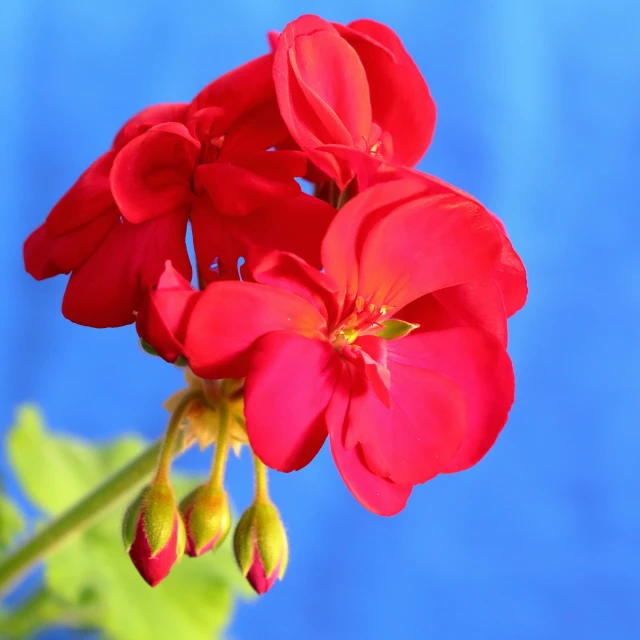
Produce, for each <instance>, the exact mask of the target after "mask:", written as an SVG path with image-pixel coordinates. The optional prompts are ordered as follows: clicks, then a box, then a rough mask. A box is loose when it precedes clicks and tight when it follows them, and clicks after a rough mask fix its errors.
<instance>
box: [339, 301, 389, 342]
mask: <svg viewBox="0 0 640 640" xmlns="http://www.w3.org/2000/svg"><path fill="white" fill-rule="evenodd" d="M388 312H389V307H387V306H386V305H382V306H381V307H376V306H375V305H374V304H372V303H370V304H366V303H365V300H364V298H363V297H362V296H358V297H357V298H356V299H355V301H354V303H353V309H352V311H351V313H350V314H349V315H347V316H346V318H344V319H343V320H342V321H341V322H339V323H338V325H337V327H336V328H335V329H334V331H332V332H331V335H330V340H331V342H332V343H333V346H334V347H335V348H336V349H342V348H343V347H345V346H346V345H348V344H352V343H353V342H355V340H356V339H357V338H358V337H359V336H362V335H375V334H376V333H378V332H379V331H380V330H381V329H382V328H383V327H382V325H381V324H380V321H381V320H382V319H385V316H386V314H387V313H388Z"/></svg>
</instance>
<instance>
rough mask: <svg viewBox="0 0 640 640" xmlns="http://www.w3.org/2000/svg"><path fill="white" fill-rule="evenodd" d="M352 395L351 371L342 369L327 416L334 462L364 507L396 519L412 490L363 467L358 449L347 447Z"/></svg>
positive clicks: (344, 367) (346, 368) (357, 446)
mask: <svg viewBox="0 0 640 640" xmlns="http://www.w3.org/2000/svg"><path fill="white" fill-rule="evenodd" d="M350 394H351V380H350V375H349V368H348V367H347V366H346V365H343V367H342V372H341V375H340V378H339V380H338V384H337V385H336V388H335V390H334V393H333V396H332V397H331V402H330V403H329V407H328V409H327V414H326V421H327V427H328V429H329V435H330V439H331V453H332V455H333V459H334V461H335V463H336V467H337V468H338V471H339V472H340V475H341V476H342V479H343V481H344V483H345V484H346V485H347V488H348V489H349V491H351V493H352V494H353V495H354V496H355V498H356V499H357V500H358V502H360V504H361V505H362V506H363V507H365V508H366V509H369V511H371V512H373V513H376V514H378V515H381V516H392V515H395V514H396V513H398V512H400V511H402V509H404V507H405V505H406V503H407V499H408V498H409V495H410V494H411V490H412V487H411V486H406V485H404V486H403V485H398V484H395V483H394V482H391V481H390V480H387V479H386V478H381V477H380V476H377V475H375V474H374V473H373V472H372V471H371V470H370V469H369V468H368V467H367V466H366V464H365V463H364V461H363V458H362V451H361V450H360V446H359V445H356V446H355V447H352V448H347V447H346V446H345V445H344V441H345V438H344V429H345V427H346V420H345V417H346V412H347V409H348V406H349V398H350Z"/></svg>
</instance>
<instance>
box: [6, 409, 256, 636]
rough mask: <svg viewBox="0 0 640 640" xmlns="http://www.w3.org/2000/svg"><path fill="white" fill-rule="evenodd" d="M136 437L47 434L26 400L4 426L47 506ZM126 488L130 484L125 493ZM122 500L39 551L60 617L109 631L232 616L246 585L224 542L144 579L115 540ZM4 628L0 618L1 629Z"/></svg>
mask: <svg viewBox="0 0 640 640" xmlns="http://www.w3.org/2000/svg"><path fill="white" fill-rule="evenodd" d="M143 447H144V444H143V443H142V441H141V440H139V439H137V438H133V439H132V438H126V439H122V440H119V441H117V442H114V443H111V444H109V445H106V446H104V447H101V446H96V445H95V444H93V443H88V442H83V441H80V440H77V439H73V438H68V437H64V436H59V435H54V434H52V433H51V432H50V431H48V430H47V429H46V427H45V426H44V425H43V422H42V417H41V416H40V414H39V413H38V412H37V411H36V410H35V409H33V408H25V409H23V410H21V411H20V412H19V414H18V420H17V424H16V425H15V427H14V428H13V429H12V430H11V432H10V434H9V456H10V459H11V460H12V462H13V465H14V467H15V469H16V471H17V473H18V476H19V478H20V480H21V481H22V483H23V486H24V488H25V491H26V493H27V494H28V495H29V496H31V497H32V498H33V500H34V501H35V502H36V503H37V504H38V505H39V506H40V507H41V508H42V509H44V510H46V511H47V512H49V513H51V514H56V513H59V512H60V511H62V510H65V509H67V508H68V507H70V506H71V505H72V504H73V503H74V502H75V501H76V500H77V499H78V498H80V497H81V496H82V495H84V494H85V493H87V492H88V491H91V490H92V489H93V488H94V487H95V486H96V485H98V484H99V483H100V482H101V481H103V480H104V479H105V477H106V476H107V475H109V474H111V473H113V472H114V471H116V470H118V469H119V468H120V467H122V466H123V465H125V464H126V463H127V462H129V461H130V460H131V459H132V458H133V457H135V456H136V455H137V454H138V453H139V452H140V450H141V449H142V448H143ZM172 484H173V486H174V488H175V490H176V494H177V495H178V496H183V495H186V494H187V493H188V492H189V491H191V490H192V489H193V487H194V486H195V484H196V481H195V480H194V479H189V478H185V477H179V476H178V477H174V478H172ZM134 498H135V494H134V493H132V495H131V496H130V498H129V499H130V500H133V499H134ZM126 507H127V505H126V504H121V505H120V506H119V507H117V508H116V509H114V510H113V511H112V512H110V513H109V514H108V515H107V516H106V517H105V518H103V519H102V520H101V521H100V522H98V523H96V524H95V525H92V526H91V527H90V528H89V529H87V530H86V531H85V532H84V533H82V534H80V535H78V536H77V537H74V538H72V539H70V540H69V542H68V543H67V544H65V545H63V546H62V547H61V548H60V549H59V550H57V551H56V552H55V553H54V554H52V555H51V556H50V557H49V558H48V559H47V560H46V561H45V573H44V581H45V590H46V593H47V594H49V595H50V597H51V598H53V599H54V600H55V602H56V603H58V604H59V605H60V607H61V610H60V616H59V620H60V621H61V623H62V624H65V623H67V624H70V625H71V626H78V625H81V626H83V627H90V628H95V629H100V630H102V632H103V633H104V636H105V637H106V638H113V639H114V640H152V639H153V640H164V639H165V638H166V639H167V640H172V639H174V638H189V640H211V638H213V637H217V636H218V634H219V633H220V632H221V631H222V630H223V629H224V627H225V626H226V625H227V624H228V623H229V621H230V618H231V614H232V609H233V603H234V599H235V597H237V596H238V595H241V594H242V595H245V594H247V595H248V594H249V592H250V587H248V585H247V584H246V582H245V580H244V579H243V578H242V576H241V574H240V571H239V570H238V568H237V566H236V564H235V559H234V557H233V553H232V552H231V549H230V546H229V544H225V545H222V547H221V548H220V549H218V550H217V551H216V552H215V553H213V554H209V553H208V554H205V555H204V556H202V557H201V558H188V557H186V558H184V559H183V560H182V561H181V562H180V563H178V565H176V566H175V567H174V568H173V569H172V571H171V573H170V575H169V576H168V577H167V578H166V579H165V580H164V581H163V582H162V583H161V584H160V585H158V586H157V587H156V588H155V589H152V588H151V587H149V586H148V585H147V584H146V583H145V582H144V581H143V580H142V578H141V577H140V576H139V575H138V573H137V571H136V570H135V568H134V566H133V564H132V563H131V560H130V559H129V557H128V555H127V554H126V553H125V550H124V547H123V543H122V537H121V531H120V529H121V524H122V517H123V514H124V511H125V509H126ZM45 622H46V623H50V622H51V620H47V621H45ZM3 632H4V630H3V627H2V618H0V637H3V638H4V637H5V635H3ZM7 637H10V636H7Z"/></svg>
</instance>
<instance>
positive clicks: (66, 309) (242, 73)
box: [24, 55, 335, 327]
mask: <svg viewBox="0 0 640 640" xmlns="http://www.w3.org/2000/svg"><path fill="white" fill-rule="evenodd" d="M272 61H273V55H267V56H263V57H262V58H258V59H256V60H254V61H252V62H250V63H248V64H246V65H244V66H242V67H240V68H238V69H235V70H234V71H232V72H230V73H228V74H226V75H224V76H222V77H221V78H219V79H217V80H215V81H214V82H212V83H211V84H210V85H209V86H207V87H206V88H205V89H204V90H203V91H202V92H201V93H200V94H198V96H196V98H195V99H194V101H193V102H192V103H191V104H190V105H187V104H176V105H158V106H155V107H151V108H149V109H146V110H144V111H143V112H141V113H140V114H138V115H137V116H135V117H134V118H133V119H132V120H131V121H129V122H128V123H127V124H126V125H125V126H124V127H123V128H122V130H121V131H120V132H119V133H118V134H117V136H116V138H115V140H114V144H113V148H112V149H111V150H110V151H109V152H107V153H106V154H104V155H102V156H101V157H100V158H99V159H98V160H96V162H94V163H93V164H92V165H91V166H90V167H89V168H88V169H87V170H86V171H85V173H84V174H83V175H82V176H81V177H80V178H79V179H78V181H77V182H76V184H75V185H74V186H73V187H72V188H71V189H70V190H69V192H68V193H67V194H66V195H65V196H64V197H63V198H62V199H61V200H60V202H59V203H58V204H57V205H56V206H55V207H54V208H53V210H52V211H51V213H50V214H49V216H48V218H47V221H46V222H45V224H44V225H42V226H41V227H40V228H38V229H37V230H36V231H35V232H34V233H32V234H31V236H30V237H29V238H28V239H27V241H26V243H25V247H24V258H25V265H26V268H27V271H28V272H29V273H30V274H31V275H33V276H34V277H35V278H37V279H43V278H49V277H52V276H54V275H58V274H60V273H72V275H71V278H70V280H69V284H68V286H67V290H66V293H65V297H64V300H63V305H62V310H63V313H64V315H65V316H66V317H67V318H69V319H70V320H72V321H74V322H77V323H79V324H83V325H88V326H93V327H110V326H121V325H125V324H129V323H131V322H133V321H134V320H135V315H136V313H137V312H138V311H139V310H140V308H141V306H142V304H143V301H144V299H145V295H146V293H147V291H148V290H149V288H150V287H151V286H153V285H154V284H155V283H156V282H157V280H158V278H159V276H160V274H161V273H162V270H163V266H164V263H165V262H166V261H167V260H170V261H171V263H172V264H173V267H174V268H175V269H176V270H177V271H178V272H179V273H180V274H181V276H182V277H184V278H186V279H190V278H191V273H192V269H191V263H190V261H189V257H188V253H187V247H186V239H185V236H186V231H187V224H188V222H189V220H191V224H192V229H193V239H194V245H195V253H196V260H197V264H198V271H199V273H198V275H199V280H200V282H201V283H203V284H204V283H206V282H207V281H209V280H214V279H219V278H225V279H226V278H232V279H237V278H238V271H237V261H238V259H239V258H240V257H242V256H244V255H247V254H249V253H253V250H254V249H255V248H256V247H267V248H270V249H282V250H285V251H291V252H294V253H297V254H299V255H301V256H302V257H303V258H304V259H305V260H308V261H309V262H311V263H312V264H316V265H319V262H320V255H319V248H320V241H321V238H322V236H323V235H324V232H325V231H326V228H327V226H328V224H329V222H330V221H331V219H332V217H333V215H334V214H335V210H334V209H333V207H331V205H329V204H327V203H326V202H323V201H320V200H318V199H317V198H313V197H312V196H309V195H306V194H304V193H302V192H301V189H300V186H299V185H298V183H297V182H296V178H297V177H299V176H303V175H304V174H305V173H306V171H307V159H306V157H305V156H304V154H303V153H302V152H299V151H277V152H270V151H268V149H270V148H272V147H275V146H277V145H278V144H280V143H282V142H283V141H285V140H288V139H289V134H288V132H287V130H286V127H285V125H284V123H283V121H282V118H281V117H280V115H279V112H278V105H277V102H276V97H275V89H274V86H273V80H272V74H271V67H272ZM245 269H246V270H247V272H250V269H251V265H250V264H248V265H247V266H246V267H245Z"/></svg>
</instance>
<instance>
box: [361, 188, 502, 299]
mask: <svg viewBox="0 0 640 640" xmlns="http://www.w3.org/2000/svg"><path fill="white" fill-rule="evenodd" d="M395 184H396V183H391V185H395ZM381 186H386V185H381ZM500 248H501V240H500V234H499V232H498V230H497V228H496V226H495V224H494V223H493V221H492V220H491V217H490V216H489V214H488V212H487V211H486V210H485V209H484V208H483V207H481V206H480V205H478V204H477V203H476V202H475V201H472V200H467V199H465V198H463V197H461V196H458V195H456V194H442V195H435V196H432V195H427V196H425V197H422V198H419V199H418V200H415V201H414V202H410V203H407V204H404V205H402V206H400V207H398V208H397V209H395V210H394V211H393V212H392V213H390V214H389V215H387V216H386V217H385V218H384V219H383V220H381V221H380V222H379V223H378V224H377V225H376V226H375V227H374V228H373V229H372V230H371V232H370V233H369V234H368V236H367V238H366V241H365V243H364V246H363V248H362V256H361V258H360V267H359V271H360V277H359V285H358V293H359V294H360V295H361V296H363V297H364V298H365V301H366V302H367V303H371V304H374V305H375V306H376V307H379V306H382V305H387V306H392V307H396V308H400V307H403V306H405V305H406V304H408V303H410V302H412V301H413V300H416V299H417V298H419V297H420V296H423V295H425V294H427V293H430V292H432V291H438V290H439V289H444V288H445V287H452V286H454V285H457V284H461V283H463V282H469V281H472V280H477V279H478V278H482V277H484V276H486V275H488V274H489V273H490V271H491V269H492V268H493V267H494V265H495V264H496V262H497V260H498V257H499V254H500Z"/></svg>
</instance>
